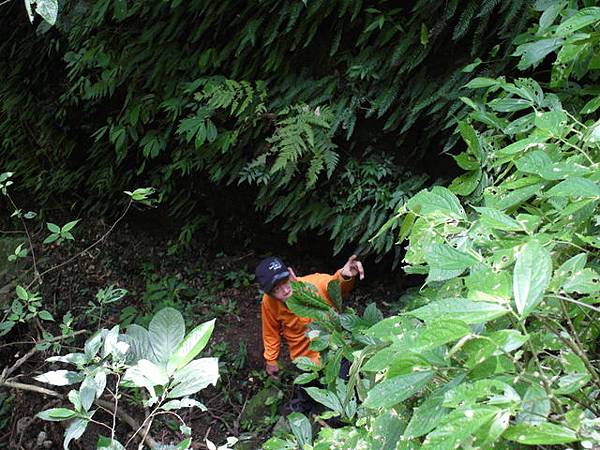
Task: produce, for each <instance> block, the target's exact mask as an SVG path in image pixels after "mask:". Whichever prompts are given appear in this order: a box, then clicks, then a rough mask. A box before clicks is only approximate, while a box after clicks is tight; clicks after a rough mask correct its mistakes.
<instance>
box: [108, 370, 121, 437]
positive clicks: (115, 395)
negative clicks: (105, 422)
mask: <svg viewBox="0 0 600 450" xmlns="http://www.w3.org/2000/svg"><path fill="white" fill-rule="evenodd" d="M120 382H121V375H119V374H117V384H116V385H115V393H114V394H113V396H114V397H115V409H114V411H113V423H112V432H111V435H110V438H111V440H114V439H115V428H116V427H117V410H118V409H119V383H120Z"/></svg>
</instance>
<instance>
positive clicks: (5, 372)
mask: <svg viewBox="0 0 600 450" xmlns="http://www.w3.org/2000/svg"><path fill="white" fill-rule="evenodd" d="M86 332H87V330H79V331H76V332H75V333H72V334H70V335H68V336H55V337H53V338H52V339H45V340H43V341H41V342H57V341H62V340H64V339H67V338H70V337H74V336H77V335H79V334H83V333H86ZM41 342H36V343H35V344H36V346H37V344H39V343H41ZM36 346H34V347H32V348H31V350H29V351H28V352H27V353H26V354H25V355H23V356H22V357H21V358H19V359H18V360H17V362H15V363H14V364H13V365H12V366H11V367H5V368H4V370H3V371H2V375H0V381H2V380H6V379H7V378H8V377H9V376H10V374H11V373H13V372H14V371H15V370H17V369H18V368H19V367H21V366H22V365H23V364H24V363H25V362H26V361H27V360H28V359H29V358H31V357H32V356H33V355H34V354H35V352H37V348H36Z"/></svg>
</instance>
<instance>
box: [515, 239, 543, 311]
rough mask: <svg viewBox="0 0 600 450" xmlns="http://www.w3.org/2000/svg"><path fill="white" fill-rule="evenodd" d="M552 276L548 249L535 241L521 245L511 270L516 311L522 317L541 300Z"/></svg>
mask: <svg viewBox="0 0 600 450" xmlns="http://www.w3.org/2000/svg"><path fill="white" fill-rule="evenodd" d="M551 276H552V260H551V258H550V254H549V252H548V250H546V249H545V248H544V247H543V246H541V245H540V244H539V243H537V242H536V241H531V242H529V243H527V244H525V245H524V246H523V247H521V249H520V251H519V252H518V254H517V257H516V262H515V268H514V270H513V294H514V297H515V305H516V307H517V311H518V312H519V314H520V315H521V316H523V317H526V316H527V315H529V313H530V312H531V311H533V310H534V309H535V307H536V306H537V305H538V304H539V303H540V302H541V301H542V299H543V296H544V291H545V290H546V287H548V284H549V283H550V278H551Z"/></svg>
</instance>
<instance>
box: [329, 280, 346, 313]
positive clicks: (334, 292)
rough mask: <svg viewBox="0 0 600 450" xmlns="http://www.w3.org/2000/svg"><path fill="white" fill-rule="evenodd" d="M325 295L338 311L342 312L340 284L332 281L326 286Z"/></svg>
mask: <svg viewBox="0 0 600 450" xmlns="http://www.w3.org/2000/svg"><path fill="white" fill-rule="evenodd" d="M327 295H329V299H330V300H331V301H332V302H333V304H334V305H335V307H336V309H337V310H338V311H341V310H342V287H341V286H340V282H339V281H337V280H332V281H330V282H329V283H328V284H327Z"/></svg>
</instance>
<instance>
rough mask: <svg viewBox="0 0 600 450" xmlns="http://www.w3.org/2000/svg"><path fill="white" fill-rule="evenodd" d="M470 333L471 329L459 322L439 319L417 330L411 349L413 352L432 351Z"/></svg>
mask: <svg viewBox="0 0 600 450" xmlns="http://www.w3.org/2000/svg"><path fill="white" fill-rule="evenodd" d="M470 333H471V328H470V327H469V326H468V325H467V324H466V323H465V322H463V321H461V320H450V319H441V320H436V321H433V322H430V323H428V324H427V325H426V326H425V327H423V328H422V329H420V330H419V334H418V336H417V338H416V339H415V342H414V347H412V348H411V350H412V351H414V352H423V351H427V350H432V349H434V348H436V347H439V346H440V345H444V344H447V343H449V342H453V341H456V340H458V339H460V338H462V337H463V336H466V335H467V334H470Z"/></svg>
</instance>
